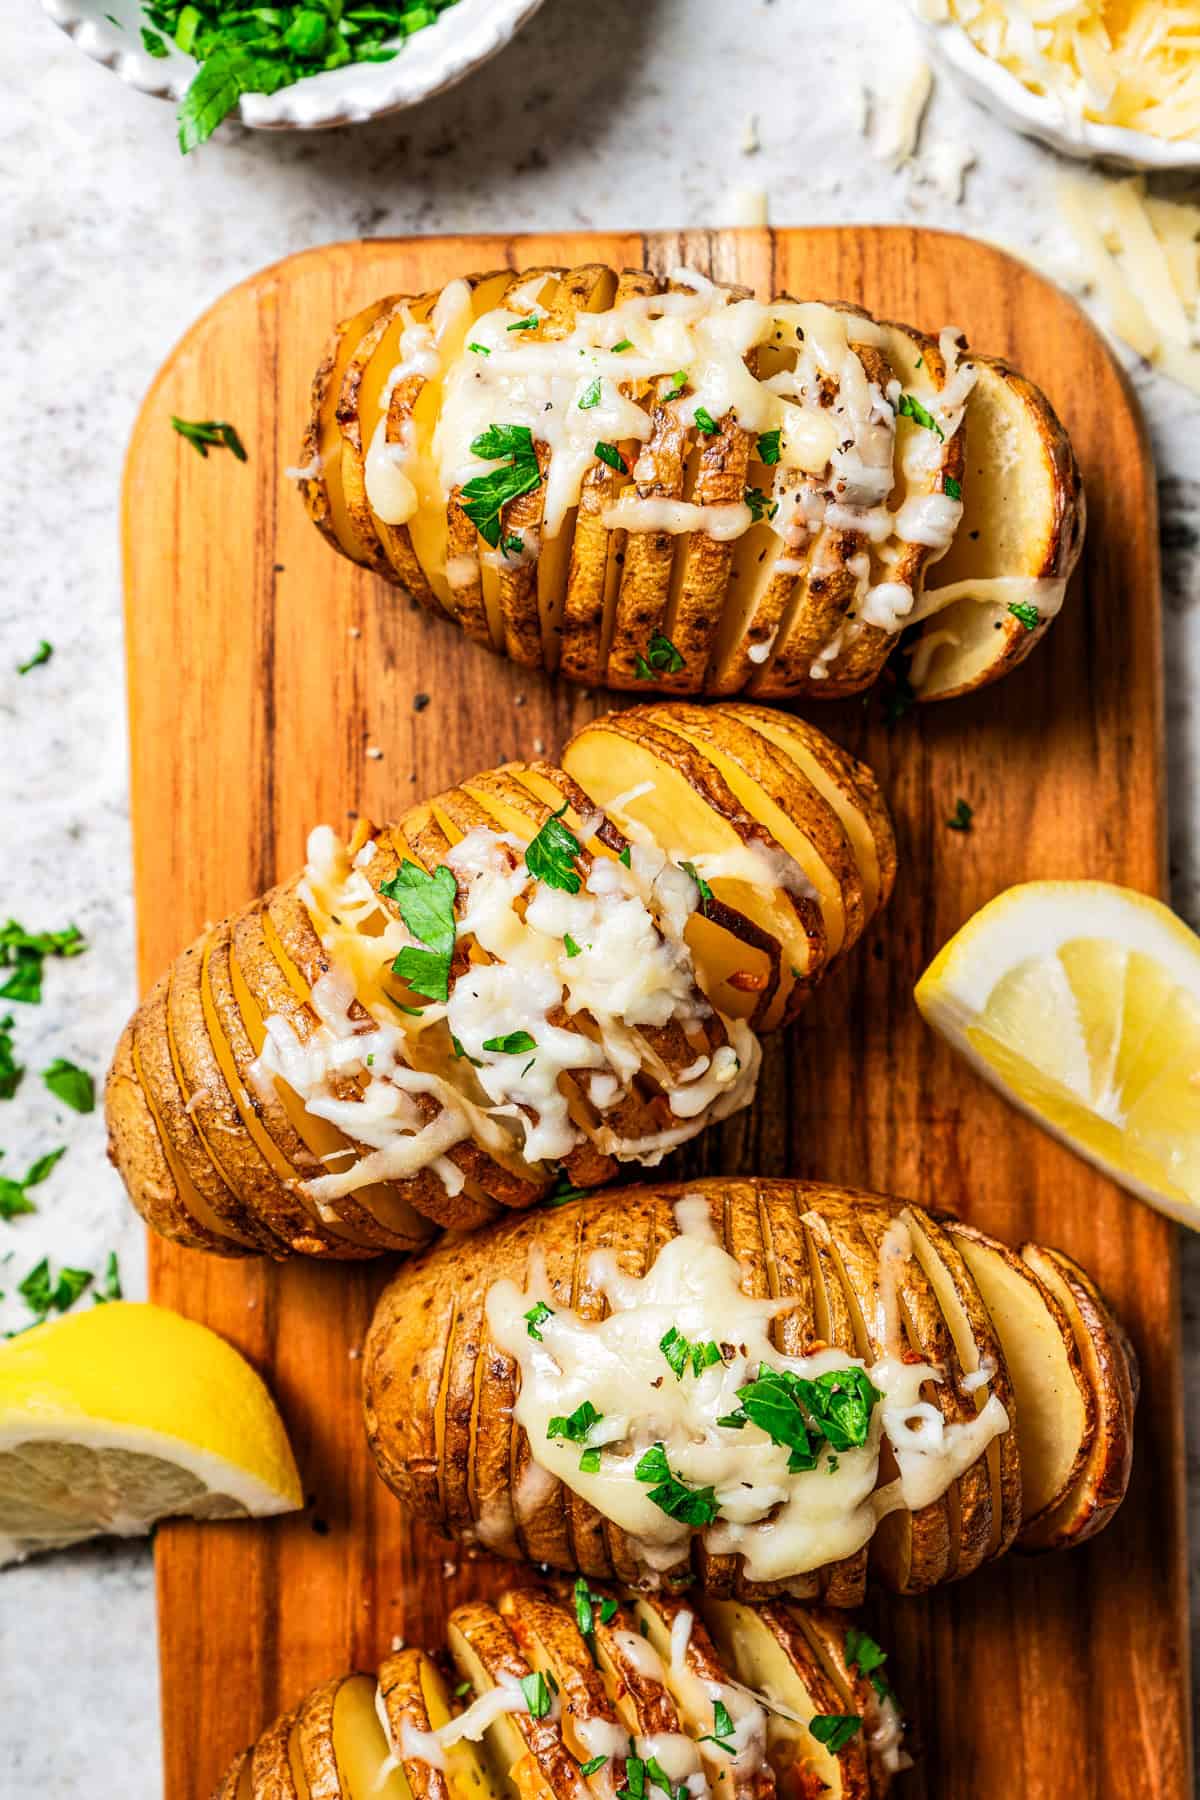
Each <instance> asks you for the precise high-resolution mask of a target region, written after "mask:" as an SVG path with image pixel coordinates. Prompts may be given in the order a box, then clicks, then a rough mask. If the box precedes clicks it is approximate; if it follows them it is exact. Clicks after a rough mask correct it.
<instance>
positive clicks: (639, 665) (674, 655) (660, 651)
mask: <svg viewBox="0 0 1200 1800" xmlns="http://www.w3.org/2000/svg"><path fill="white" fill-rule="evenodd" d="M686 668H687V663H686V662H685V661H684V658H683V656H682V654H681V653H680V652H679V651H678V650H677V649H676V648H675V646H674V644H673V643H672V642H671V640H670V638H669V637H664V636H663V634H662V632H661V631H656V632H655V633H654V634H653V636H652V637H651V639H650V642H649V643H648V644H647V646H646V654H645V656H641V655H638V656H635V657H634V659H633V672H634V674H635V675H636V676H637V678H638V680H639V681H653V680H654V678H655V676H656V675H678V673H679V671H680V670H681V669H686Z"/></svg>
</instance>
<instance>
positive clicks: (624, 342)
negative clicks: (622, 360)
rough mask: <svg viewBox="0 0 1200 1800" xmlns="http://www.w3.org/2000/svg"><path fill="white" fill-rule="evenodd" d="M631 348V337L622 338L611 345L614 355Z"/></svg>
mask: <svg viewBox="0 0 1200 1800" xmlns="http://www.w3.org/2000/svg"><path fill="white" fill-rule="evenodd" d="M632 349H633V339H632V338H622V339H621V341H620V343H619V344H614V345H613V354H614V355H615V356H619V355H620V353H621V351H622V350H632Z"/></svg>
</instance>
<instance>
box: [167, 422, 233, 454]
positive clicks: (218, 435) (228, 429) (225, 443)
mask: <svg viewBox="0 0 1200 1800" xmlns="http://www.w3.org/2000/svg"><path fill="white" fill-rule="evenodd" d="M171 425H172V428H173V429H174V430H175V431H177V432H178V433H179V435H180V437H181V438H184V439H185V440H186V442H187V443H189V444H190V445H191V446H192V449H193V450H195V451H197V452H198V453H199V454H200V455H201V456H207V455H208V453H209V450H210V449H213V450H230V451H232V452H233V454H234V456H236V457H237V459H238V461H239V462H248V461H249V458H248V457H247V455H246V447H245V445H244V444H243V443H242V440H241V438H240V437H239V436H238V434H237V432H236V430H235V429H234V427H233V426H232V425H230V424H229V422H228V421H227V420H226V419H177V418H176V417H175V414H174V413H172V414H171Z"/></svg>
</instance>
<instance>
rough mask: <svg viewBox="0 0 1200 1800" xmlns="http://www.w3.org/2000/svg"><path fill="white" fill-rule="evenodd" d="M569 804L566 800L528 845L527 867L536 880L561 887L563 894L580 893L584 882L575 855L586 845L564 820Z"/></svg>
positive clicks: (581, 852)
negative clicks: (582, 843)
mask: <svg viewBox="0 0 1200 1800" xmlns="http://www.w3.org/2000/svg"><path fill="white" fill-rule="evenodd" d="M568 804H569V802H568V801H566V800H564V801H563V803H562V805H561V806H560V807H559V809H558V811H557V812H554V813H551V814H550V817H549V818H548V819H547V820H546V823H545V824H544V825H543V826H542V828H541V830H540V831H539V832H538V834H537V836H536V837H535V838H533V839H531V841H530V842H529V844H528V845H527V846H526V849H525V867H526V868H527V869H528V870H529V873H530V874H531V875H532V876H533V878H534V880H535V881H544V882H545V884H546V886H547V887H552V888H560V889H561V890H562V892H563V893H564V894H577V893H578V892H579V890H580V888H581V887H582V886H583V882H582V880H581V878H580V874H579V871H578V869H577V868H576V867H575V858H576V857H577V856H581V855H582V854H583V848H582V845H581V844H580V842H579V839H578V838H577V837H576V836H575V833H574V832H573V831H572V830H571V828H570V826H568V825H564V824H563V822H562V821H563V814H564V813H565V812H566V810H567V806H568Z"/></svg>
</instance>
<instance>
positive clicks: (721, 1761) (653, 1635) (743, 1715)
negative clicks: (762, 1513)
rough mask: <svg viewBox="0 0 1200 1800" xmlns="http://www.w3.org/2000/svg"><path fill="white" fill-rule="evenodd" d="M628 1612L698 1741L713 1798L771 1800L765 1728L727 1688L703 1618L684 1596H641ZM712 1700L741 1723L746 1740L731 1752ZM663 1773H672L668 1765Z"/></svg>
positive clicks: (741, 1698) (684, 1723) (772, 1789)
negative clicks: (719, 1729)
mask: <svg viewBox="0 0 1200 1800" xmlns="http://www.w3.org/2000/svg"><path fill="white" fill-rule="evenodd" d="M633 1611H634V1617H635V1618H636V1620H637V1623H638V1628H639V1630H640V1631H641V1633H642V1636H643V1637H644V1638H645V1640H646V1642H647V1643H648V1644H649V1645H650V1647H651V1648H652V1649H653V1650H655V1651H656V1652H657V1654H658V1656H659V1658H660V1660H661V1662H662V1664H663V1668H664V1671H665V1679H666V1683H667V1686H668V1688H669V1689H670V1691H671V1696H672V1698H673V1699H674V1701H675V1704H676V1706H677V1707H678V1709H679V1717H680V1722H681V1724H682V1726H683V1728H684V1731H685V1732H686V1733H688V1735H689V1736H690V1737H691V1738H692V1739H694V1740H695V1742H696V1744H697V1747H698V1749H699V1752H700V1762H701V1766H702V1768H703V1772H704V1774H705V1776H706V1778H707V1780H708V1786H709V1792H710V1794H711V1795H712V1796H713V1800H773V1797H774V1794H775V1778H774V1772H773V1770H772V1768H771V1765H770V1763H769V1762H767V1761H766V1760H765V1756H766V1736H765V1732H763V1733H760V1732H758V1731H755V1730H754V1729H753V1725H754V1724H755V1723H756V1721H754V1719H753V1716H752V1714H750V1713H749V1708H748V1707H747V1706H746V1703H745V1699H744V1696H742V1695H741V1694H738V1693H735V1692H734V1691H733V1690H732V1689H731V1688H730V1687H729V1675H730V1670H729V1667H728V1665H727V1664H726V1663H725V1662H724V1661H723V1660H722V1659H721V1657H720V1656H719V1655H718V1653H717V1649H716V1646H715V1645H714V1643H713V1641H712V1638H711V1637H710V1636H709V1634H708V1629H707V1627H706V1625H705V1623H704V1620H703V1618H702V1617H701V1616H700V1614H699V1613H698V1612H697V1611H696V1610H695V1609H694V1607H693V1606H691V1605H689V1604H688V1602H687V1601H686V1600H680V1599H676V1598H672V1597H670V1596H668V1595H664V1594H646V1595H643V1596H642V1597H641V1598H640V1599H638V1600H637V1601H635V1602H634V1607H633ZM717 1700H720V1701H721V1702H722V1704H723V1705H724V1706H725V1708H726V1711H727V1712H728V1713H729V1714H730V1716H731V1718H732V1720H733V1723H734V1726H735V1728H736V1727H738V1726H741V1729H742V1734H743V1735H744V1739H745V1741H744V1742H740V1741H739V1743H738V1747H737V1749H736V1751H735V1750H730V1749H726V1748H725V1747H724V1746H723V1745H722V1744H720V1743H718V1742H717V1741H716V1729H717V1720H716V1715H715V1706H714V1703H715V1702H716V1701H717ZM743 1721H746V1723H744V1722H743ZM748 1727H749V1728H748ZM660 1760H661V1759H660ZM668 1772H669V1773H671V1774H672V1775H673V1774H674V1770H673V1769H672V1770H669V1771H668Z"/></svg>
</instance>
